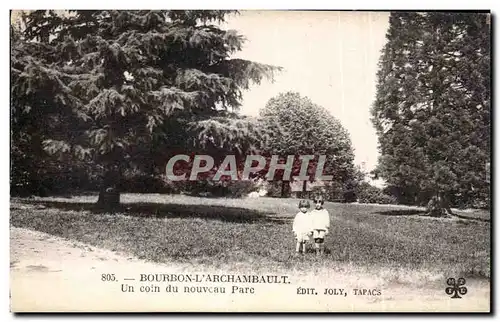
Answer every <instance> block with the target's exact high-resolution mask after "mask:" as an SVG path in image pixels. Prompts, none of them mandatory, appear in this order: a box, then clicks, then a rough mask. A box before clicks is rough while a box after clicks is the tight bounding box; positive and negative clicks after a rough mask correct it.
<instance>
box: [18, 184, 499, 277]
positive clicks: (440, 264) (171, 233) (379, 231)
mask: <svg viewBox="0 0 500 322" xmlns="http://www.w3.org/2000/svg"><path fill="white" fill-rule="evenodd" d="M96 200H97V196H77V197H73V198H36V199H12V201H11V214H10V221H11V225H13V226H16V227H24V228H30V229H35V230H38V231H43V232H46V233H49V234H53V235H57V236H62V237H65V238H70V239H74V240H78V241H81V242H85V243H89V244H92V245H94V246H97V247H103V248H107V249H111V250H114V251H119V252H122V253H126V254H130V255H134V256H137V257H139V258H142V259H145V260H150V261H155V262H165V263H169V262H176V261H178V262H185V263H186V262H189V263H193V264H194V265H208V266H210V267H215V268H226V267H238V268H241V269H246V270H250V271H252V272H270V271H273V270H278V269H280V270H283V269H284V270H294V271H297V270H314V269H316V268H318V267H322V268H325V267H327V268H329V269H333V270H342V271H344V272H347V273H349V272H351V271H352V272H364V273H368V274H376V275H377V276H378V277H379V278H383V279H385V280H387V281H388V282H394V283H415V284H418V283H421V282H425V280H427V281H428V282H432V281H436V280H438V279H442V278H447V277H453V276H464V277H468V278H481V279H489V277H490V229H491V228H490V223H489V221H488V220H489V219H488V218H489V215H488V214H486V213H484V212H482V213H479V214H478V216H477V218H479V219H481V220H465V219H436V218H428V217H424V216H421V214H422V213H421V211H420V210H419V209H418V208H411V207H397V206H379V205H362V204H337V203H326V204H325V208H326V209H327V210H328V211H329V212H330V215H331V230H330V234H329V235H328V236H327V238H326V240H325V243H326V248H327V254H326V255H325V257H324V258H322V259H319V260H318V259H317V258H316V257H315V256H314V254H312V253H311V254H306V256H305V257H296V256H293V255H294V250H295V241H294V238H293V234H292V232H291V223H292V219H293V216H294V215H295V213H296V212H297V211H298V210H297V208H296V204H297V202H298V200H295V199H274V198H256V199H223V198H221V199H212V198H196V197H188V196H183V195H158V194H151V195H147V194H124V195H122V204H123V209H122V211H121V212H120V213H118V214H106V213H97V212H94V211H93V203H94V202H95V201H96ZM40 205H43V207H40ZM464 215H466V216H469V217H470V216H471V215H470V213H468V214H464ZM440 282H441V283H442V280H440Z"/></svg>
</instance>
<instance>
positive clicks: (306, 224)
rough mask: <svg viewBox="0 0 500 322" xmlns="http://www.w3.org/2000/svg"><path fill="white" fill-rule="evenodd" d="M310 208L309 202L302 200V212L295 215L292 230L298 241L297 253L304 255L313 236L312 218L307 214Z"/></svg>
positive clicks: (300, 205) (300, 204)
mask: <svg viewBox="0 0 500 322" xmlns="http://www.w3.org/2000/svg"><path fill="white" fill-rule="evenodd" d="M310 207H311V205H310V204H309V201H307V200H301V201H300V202H299V209H300V211H299V212H298V213H297V214H296V215H295V218H294V220H293V227H292V230H293V233H294V234H295V239H296V240H297V245H296V247H295V252H296V253H300V252H302V253H303V254H304V253H305V252H306V243H307V241H308V240H309V237H310V236H311V235H312V228H311V217H310V215H309V214H308V213H307V211H308V210H309V208H310Z"/></svg>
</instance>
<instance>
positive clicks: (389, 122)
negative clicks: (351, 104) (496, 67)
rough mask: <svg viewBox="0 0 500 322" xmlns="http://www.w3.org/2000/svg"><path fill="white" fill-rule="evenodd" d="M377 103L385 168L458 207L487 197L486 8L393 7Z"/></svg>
mask: <svg viewBox="0 0 500 322" xmlns="http://www.w3.org/2000/svg"><path fill="white" fill-rule="evenodd" d="M389 23H390V26H389V30H388V33H387V40H388V41H387V44H386V46H385V48H384V49H383V54H382V58H381V61H380V65H379V72H378V86H377V97H376V101H375V104H374V106H373V109H372V114H373V122H374V124H375V126H376V128H377V132H378V135H379V144H380V152H381V158H380V160H379V169H378V171H379V173H380V174H381V176H382V177H384V178H385V179H386V180H387V181H388V183H389V184H390V185H392V186H394V187H396V188H397V189H398V190H400V191H402V192H403V193H404V192H405V191H406V192H414V193H415V197H416V198H417V200H418V199H420V200H429V198H430V200H431V202H430V203H429V206H430V208H429V211H430V212H431V213H433V214H434V215H443V214H445V210H447V212H448V213H449V212H451V211H450V210H449V205H450V203H451V204H453V205H467V204H470V203H471V202H473V201H474V200H483V201H484V200H486V199H487V198H488V195H489V183H488V178H487V170H486V169H487V165H488V164H489V162H490V78H491V72H490V25H489V16H488V15H486V14H481V13H442V12H428V13H416V12H412V13H405V12H398V13H392V14H391V16H390V20H389Z"/></svg>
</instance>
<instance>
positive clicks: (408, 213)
mask: <svg viewBox="0 0 500 322" xmlns="http://www.w3.org/2000/svg"><path fill="white" fill-rule="evenodd" d="M375 214H377V215H382V216H418V215H420V216H425V211H422V210H415V209H398V210H387V211H378V212H375Z"/></svg>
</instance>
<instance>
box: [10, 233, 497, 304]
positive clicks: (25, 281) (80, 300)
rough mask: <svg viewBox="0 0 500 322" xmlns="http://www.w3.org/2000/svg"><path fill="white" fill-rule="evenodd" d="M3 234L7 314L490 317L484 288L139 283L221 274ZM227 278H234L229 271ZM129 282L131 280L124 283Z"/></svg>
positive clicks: (320, 278) (346, 280) (348, 277)
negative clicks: (451, 292)
mask: <svg viewBox="0 0 500 322" xmlns="http://www.w3.org/2000/svg"><path fill="white" fill-rule="evenodd" d="M10 234H11V236H10V241H11V245H10V247H11V248H10V249H11V251H10V256H11V258H10V262H11V265H10V266H11V269H10V273H11V277H10V281H11V285H10V286H11V311H13V312H27V311H31V312H32V311H37V312H54V311H58V312H65V311H66V312H67V311H75V312H78V311H80V312H113V311H115V312H116V311H119V312H137V311H140V312H155V311H156V312H175V311H204V312H208V311H222V312H223V311H273V310H275V311H295V312H300V311H342V312H346V311H347V312H350V311H353V310H355V311H363V312H367V311H378V312H380V311H399V312H401V311H451V312H463V311H488V310H489V284H488V283H485V282H482V283H476V284H470V283H469V282H467V283H468V285H467V286H468V293H467V295H466V296H464V297H463V298H462V299H451V298H450V297H449V296H447V295H446V294H445V293H444V287H443V289H425V288H418V289H417V288H412V287H409V286H393V287H390V288H387V287H384V288H381V289H380V291H381V293H382V294H381V295H380V296H368V295H364V296H363V295H358V296H356V295H354V294H353V292H354V291H353V288H367V289H371V290H372V289H377V288H378V286H379V285H378V283H379V282H378V281H375V280H373V279H371V278H370V277H368V276H352V274H340V273H332V272H331V271H324V272H321V273H320V274H317V275H312V274H310V273H304V272H288V273H287V274H288V275H289V276H290V279H293V281H292V283H291V284H241V283H180V282H140V278H141V276H140V274H174V275H175V274H191V276H192V275H193V274H198V275H199V276H203V275H204V274H208V273H211V274H228V272H227V271H221V270H220V269H219V270H217V269H213V268H205V267H193V266H188V265H184V266H183V265H180V264H176V265H165V264H157V263H148V262H144V261H141V260H139V259H136V258H133V257H129V256H125V255H120V254H117V253H114V252H111V251H108V250H104V249H98V248H95V247H93V246H89V245H85V244H82V243H79V242H74V241H71V240H66V239H62V238H58V237H55V236H51V235H47V234H44V233H41V232H36V231H31V230H27V229H23V228H15V227H11V229H10ZM247 267H248V265H247ZM233 273H234V274H238V272H236V271H235V272H233ZM275 273H276V272H275ZM103 274H114V275H115V277H116V280H115V281H102V276H103ZM240 274H249V272H248V271H245V272H244V273H241V272H240ZM276 274H279V273H276ZM162 276H163V275H162ZM169 276H172V275H169ZM175 276H179V275H175ZM128 278H130V279H134V280H126V279H128ZM169 285H170V286H171V287H175V286H177V287H178V291H179V292H178V293H173V292H167V287H168V286H169ZM234 285H236V286H239V287H253V288H254V289H253V291H254V294H251V293H245V294H242V293H239V292H238V291H239V290H240V289H238V291H237V292H236V293H235V294H231V291H232V287H233V286H234ZM129 286H132V287H133V288H134V292H123V291H122V289H123V290H125V289H126V290H131V288H130V287H129ZM155 286H158V287H159V289H160V292H141V287H142V288H143V291H144V290H146V289H147V288H150V289H154V288H155ZM203 286H204V287H205V289H203ZM214 286H225V291H226V293H224V294H220V293H215V294H214V293H206V292H208V291H210V290H212V291H215V289H214ZM299 286H301V287H304V288H311V287H314V288H315V289H316V291H317V292H318V293H319V295H317V296H315V295H297V287H299ZM185 287H187V288H188V289H191V290H194V289H195V288H196V287H200V288H199V289H198V290H199V291H202V292H201V293H196V292H194V293H190V292H186V290H185ZM325 288H344V289H345V290H344V292H347V293H348V296H328V295H323V291H324V289H325ZM171 290H172V289H171ZM246 290H247V291H250V289H246ZM203 292H205V293H203ZM337 292H339V291H337Z"/></svg>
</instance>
